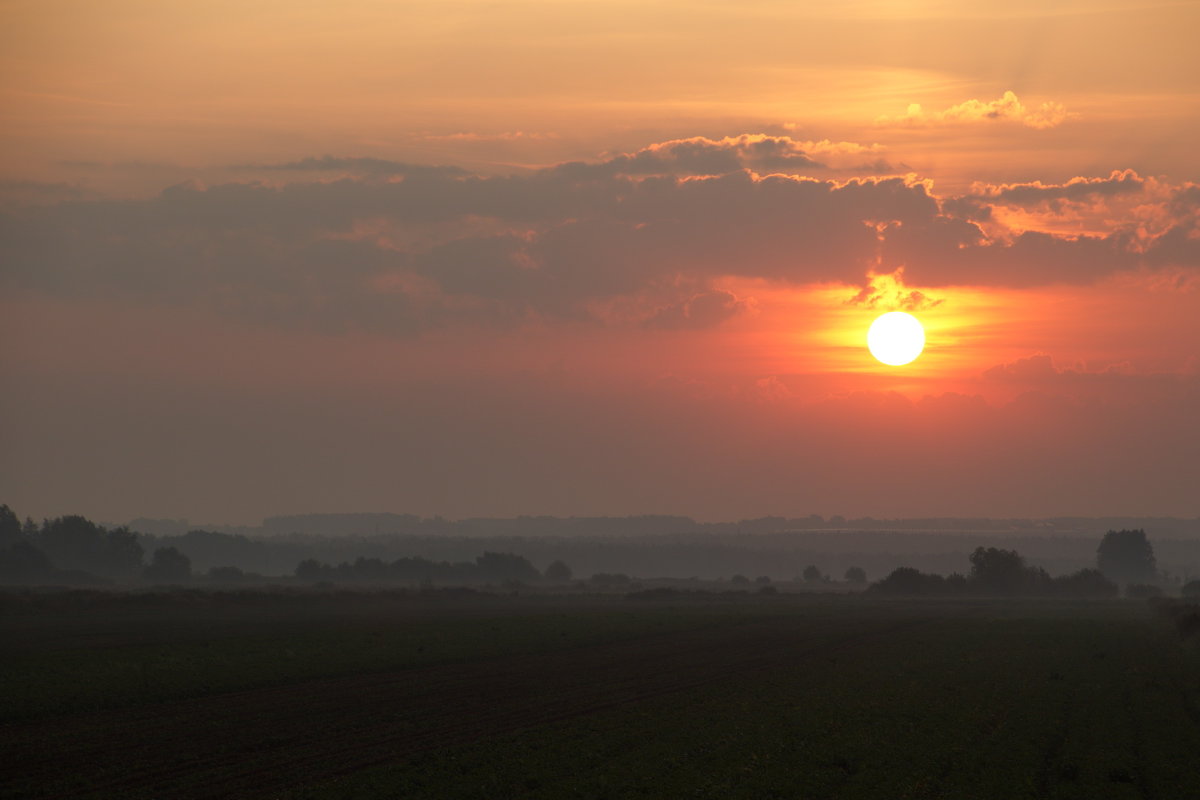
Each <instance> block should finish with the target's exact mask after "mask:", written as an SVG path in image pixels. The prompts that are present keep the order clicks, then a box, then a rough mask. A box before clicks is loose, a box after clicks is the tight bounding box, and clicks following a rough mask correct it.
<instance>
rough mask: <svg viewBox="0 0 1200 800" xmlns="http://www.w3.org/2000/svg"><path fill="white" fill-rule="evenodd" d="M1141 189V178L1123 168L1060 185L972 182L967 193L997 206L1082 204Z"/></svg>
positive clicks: (1143, 187) (1039, 182)
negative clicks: (1106, 174) (1058, 202)
mask: <svg viewBox="0 0 1200 800" xmlns="http://www.w3.org/2000/svg"><path fill="white" fill-rule="evenodd" d="M1145 186H1146V181H1145V180H1144V179H1142V178H1141V177H1139V176H1138V174H1137V173H1136V172H1134V171H1133V170H1131V169H1126V170H1113V172H1112V174H1110V175H1109V176H1108V177H1107V178H1084V177H1077V178H1072V179H1071V180H1069V181H1067V182H1066V183H1060V184H1053V183H1051V184H1046V183H1042V182H1041V181H1033V182H1031V183H1004V184H1000V185H989V184H982V183H976V184H973V185H972V187H971V194H972V195H976V196H979V197H982V198H986V199H987V200H989V201H992V202H997V203H1006V204H1011V205H1037V204H1041V203H1054V202H1056V201H1062V200H1068V201H1075V202H1084V201H1090V200H1092V199H1094V198H1096V197H1113V196H1115V195H1129V194H1141V193H1142V192H1143V190H1144V189H1145Z"/></svg>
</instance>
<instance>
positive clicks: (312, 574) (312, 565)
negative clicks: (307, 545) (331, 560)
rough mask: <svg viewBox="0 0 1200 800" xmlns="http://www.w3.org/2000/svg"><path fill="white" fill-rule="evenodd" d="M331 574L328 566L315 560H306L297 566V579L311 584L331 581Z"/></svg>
mask: <svg viewBox="0 0 1200 800" xmlns="http://www.w3.org/2000/svg"><path fill="white" fill-rule="evenodd" d="M330 572H331V570H330V568H329V565H328V564H322V563H321V562H320V561H317V560H316V559H315V558H306V559H304V560H303V561H301V562H300V563H299V564H297V565H296V577H297V578H299V579H300V580H302V581H307V582H310V583H316V582H317V581H326V580H329V577H330Z"/></svg>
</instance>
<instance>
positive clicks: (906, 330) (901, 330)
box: [867, 311, 925, 367]
mask: <svg viewBox="0 0 1200 800" xmlns="http://www.w3.org/2000/svg"><path fill="white" fill-rule="evenodd" d="M867 349H869V350H870V351H871V355H873V356H875V358H877V359H879V360H880V361H882V362H883V363H884V364H890V365H891V366H893V367H898V366H900V365H902V364H907V363H909V362H910V361H912V360H914V359H915V358H916V357H917V356H919V355H921V351H922V350H924V349H925V329H924V328H923V327H921V323H920V321H919V320H917V318H916V317H914V316H913V315H912V314H906V313H904V312H903V311H889V312H888V313H886V314H883V315H881V316H879V317H877V318H876V319H875V321H874V322H872V323H871V328H870V330H868V331H867Z"/></svg>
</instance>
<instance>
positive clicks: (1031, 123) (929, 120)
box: [875, 91, 1078, 130]
mask: <svg viewBox="0 0 1200 800" xmlns="http://www.w3.org/2000/svg"><path fill="white" fill-rule="evenodd" d="M1075 116H1078V115H1077V114H1075V113H1073V112H1069V111H1067V109H1066V107H1065V106H1064V105H1063V104H1062V103H1057V102H1045V103H1042V104H1041V105H1040V106H1039V107H1038V108H1037V109H1032V108H1028V107H1026V106H1025V104H1024V103H1022V102H1021V100H1020V98H1018V97H1017V96H1016V95H1015V94H1014V93H1013V92H1011V91H1007V92H1005V93H1004V94H1003V95H1001V96H1000V97H999V98H998V99H996V100H989V101H987V102H984V101H981V100H976V99H971V100H967V101H965V102H962V103H959V104H957V105H953V106H950V107H949V108H946V109H943V110H942V111H926V110H925V109H923V108H922V107H921V104H920V103H911V104H909V106H908V110H907V111H905V112H904V114H902V115H901V116H898V117H889V116H881V117H878V118H876V120H875V124H876V125H879V126H880V127H892V126H909V127H925V126H931V125H969V124H980V123H995V122H1013V123H1017V124H1019V125H1024V126H1025V127H1027V128H1034V129H1036V130H1046V129H1048V128H1056V127H1058V126H1059V125H1061V124H1063V123H1064V122H1066V121H1067V120H1068V119H1071V118H1072V117H1075Z"/></svg>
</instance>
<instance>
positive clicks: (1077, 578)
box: [1052, 569, 1121, 597]
mask: <svg viewBox="0 0 1200 800" xmlns="http://www.w3.org/2000/svg"><path fill="white" fill-rule="evenodd" d="M1052 586H1053V589H1054V593H1055V594H1060V595H1064V596H1067V597H1116V596H1117V595H1118V594H1120V591H1121V590H1120V587H1118V586H1117V585H1116V584H1115V583H1113V582H1112V581H1110V580H1109V579H1108V578H1106V577H1104V575H1103V574H1102V573H1101V572H1100V570H1098V569H1081V570H1079V571H1078V572H1075V573H1072V574H1070V575H1062V576H1060V577H1057V578H1055V579H1054V581H1053V583H1052Z"/></svg>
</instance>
